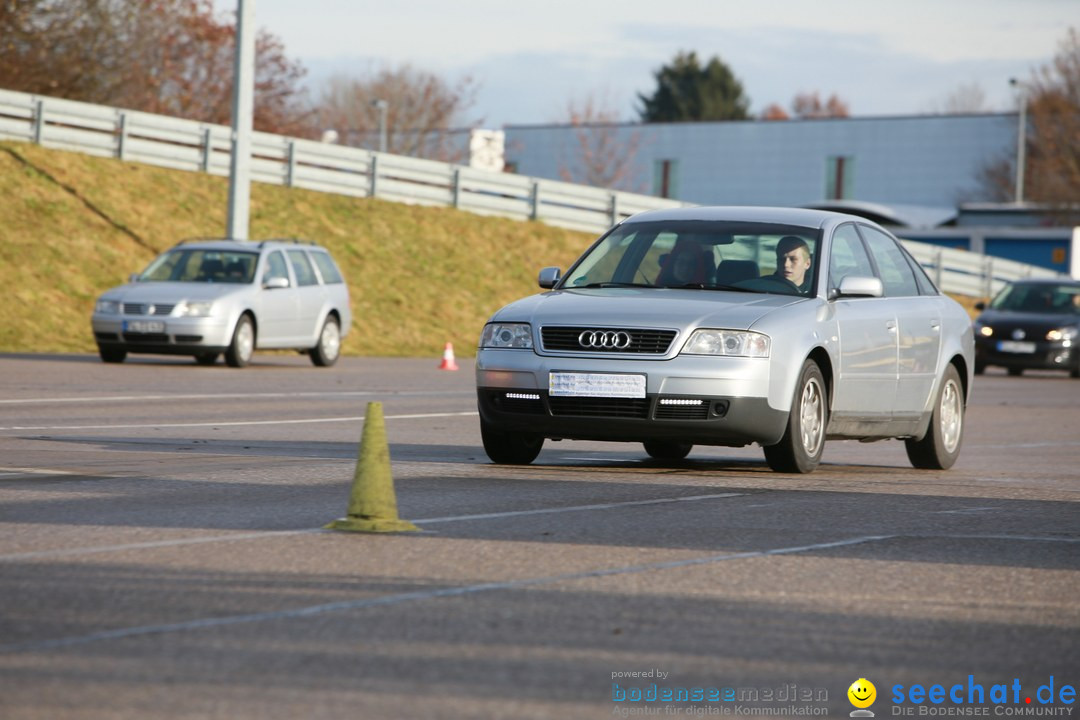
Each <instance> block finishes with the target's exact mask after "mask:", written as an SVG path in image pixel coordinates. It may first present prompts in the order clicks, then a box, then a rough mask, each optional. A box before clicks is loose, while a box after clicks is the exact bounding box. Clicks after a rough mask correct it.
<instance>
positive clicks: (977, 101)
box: [931, 82, 988, 115]
mask: <svg viewBox="0 0 1080 720" xmlns="http://www.w3.org/2000/svg"><path fill="white" fill-rule="evenodd" d="M987 110H988V107H987V104H986V93H985V92H984V91H983V89H982V85H980V84H979V83H977V82H970V83H964V84H962V85H959V86H957V87H956V88H955V89H954V90H953V91H952V92H950V93H949V94H948V95H946V96H945V99H944V100H943V101H942V102H941V103H935V104H934V105H933V106H932V107H931V112H934V113H939V114H942V115H964V114H967V113H980V112H986V111H987Z"/></svg>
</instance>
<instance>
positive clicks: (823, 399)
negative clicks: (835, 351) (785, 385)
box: [765, 360, 829, 473]
mask: <svg viewBox="0 0 1080 720" xmlns="http://www.w3.org/2000/svg"><path fill="white" fill-rule="evenodd" d="M828 419H829V396H828V394H827V393H826V392H825V378H824V377H823V376H822V374H821V369H820V368H819V367H818V366H817V363H816V362H814V361H813V360H807V361H806V363H805V364H804V365H803V368H802V372H801V373H799V382H798V384H797V385H796V386H795V399H794V400H793V401H792V403H791V412H790V413H788V421H787V429H786V430H784V436H783V437H782V438H780V442H778V443H777V444H775V445H769V446H766V447H765V461H766V462H767V463H769V467H771V468H772V469H773V470H775V471H776V472H782V473H809V472H813V471H814V470H815V469H816V468H817V466H818V463H820V462H821V453H822V451H823V450H824V449H825V426H826V424H827V423H828Z"/></svg>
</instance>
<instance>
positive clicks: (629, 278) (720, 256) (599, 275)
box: [559, 220, 820, 295]
mask: <svg viewBox="0 0 1080 720" xmlns="http://www.w3.org/2000/svg"><path fill="white" fill-rule="evenodd" d="M819 236H820V231H819V230H817V229H816V228H808V227H800V226H791V225H777V224H772V223H745V222H742V223H739V222H720V221H698V220H681V221H655V222H640V223H626V224H623V225H620V226H618V227H616V228H614V229H612V231H611V232H610V233H608V234H607V235H606V236H604V237H603V238H601V239H600V240H599V241H597V243H596V244H595V245H593V246H592V247H591V248H590V249H589V250H588V251H587V252H586V253H585V254H584V255H583V256H582V257H581V258H580V259H579V260H578V261H577V262H576V263H575V264H574V266H573V267H571V268H570V270H569V272H568V273H567V275H566V277H565V279H564V280H563V281H562V282H561V283H560V285H559V287H560V288H561V289H574V288H593V287H628V286H629V287H650V288H651V287H655V288H688V289H700V290H736V291H744V292H764V293H777V294H784V295H811V294H813V293H814V291H815V290H816V288H814V286H813V285H814V275H815V274H816V273H815V272H814V271H813V270H812V269H811V268H814V267H817V262H818V257H817V256H818V251H819V246H820V242H819Z"/></svg>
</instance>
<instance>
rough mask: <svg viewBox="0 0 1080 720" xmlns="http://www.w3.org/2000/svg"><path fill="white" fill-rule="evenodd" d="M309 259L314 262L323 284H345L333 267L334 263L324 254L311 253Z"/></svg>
mask: <svg viewBox="0 0 1080 720" xmlns="http://www.w3.org/2000/svg"><path fill="white" fill-rule="evenodd" d="M311 259H312V260H313V261H314V262H315V267H317V268H319V274H320V275H322V279H323V283H324V284H326V285H336V284H337V283H341V282H345V281H344V279H343V278H342V277H341V273H340V272H338V269H337V266H336V265H334V261H333V260H331V259H330V255H328V254H327V253H324V252H312V253H311Z"/></svg>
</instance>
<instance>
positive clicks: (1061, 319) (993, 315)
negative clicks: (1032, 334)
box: [975, 310, 1080, 331]
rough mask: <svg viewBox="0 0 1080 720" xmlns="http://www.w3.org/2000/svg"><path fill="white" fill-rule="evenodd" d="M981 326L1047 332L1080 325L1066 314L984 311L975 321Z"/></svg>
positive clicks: (1075, 319) (1072, 316) (1075, 318)
mask: <svg viewBox="0 0 1080 720" xmlns="http://www.w3.org/2000/svg"><path fill="white" fill-rule="evenodd" d="M975 322H977V323H982V324H983V325H990V326H994V325H1007V326H1009V327H1022V328H1026V329H1028V330H1032V331H1049V330H1054V329H1056V328H1063V327H1070V326H1076V325H1080V317H1078V316H1076V315H1066V314H1043V313H1027V312H1013V311H1010V310H984V311H983V312H982V314H980V315H979V317H977V318H976V319H975Z"/></svg>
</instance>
